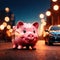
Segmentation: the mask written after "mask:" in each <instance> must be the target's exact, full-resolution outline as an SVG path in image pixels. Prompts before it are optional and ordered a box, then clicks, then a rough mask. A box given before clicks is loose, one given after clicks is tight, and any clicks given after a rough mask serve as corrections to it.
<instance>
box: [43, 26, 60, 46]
mask: <svg viewBox="0 0 60 60" xmlns="http://www.w3.org/2000/svg"><path fill="white" fill-rule="evenodd" d="M44 39H45V44H46V45H53V43H60V25H54V26H50V27H49V29H47V30H45V36H44Z"/></svg>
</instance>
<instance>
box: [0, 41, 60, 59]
mask: <svg viewBox="0 0 60 60" xmlns="http://www.w3.org/2000/svg"><path fill="white" fill-rule="evenodd" d="M44 42H45V41H44V40H39V41H38V42H37V44H36V48H37V49H36V50H31V49H30V50H13V49H12V44H11V43H10V42H8V43H0V60H60V45H54V46H46V45H45V44H44Z"/></svg>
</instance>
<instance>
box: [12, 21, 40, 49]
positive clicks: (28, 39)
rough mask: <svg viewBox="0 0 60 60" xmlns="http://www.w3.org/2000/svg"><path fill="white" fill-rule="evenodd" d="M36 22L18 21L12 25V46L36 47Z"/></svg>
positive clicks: (20, 47)
mask: <svg viewBox="0 0 60 60" xmlns="http://www.w3.org/2000/svg"><path fill="white" fill-rule="evenodd" d="M38 26H39V24H38V22H35V23H23V22H20V21H19V22H18V23H17V25H16V26H14V27H13V32H12V43H13V48H17V49H22V48H23V47H26V49H29V47H31V49H36V47H35V45H36V43H37V41H38Z"/></svg>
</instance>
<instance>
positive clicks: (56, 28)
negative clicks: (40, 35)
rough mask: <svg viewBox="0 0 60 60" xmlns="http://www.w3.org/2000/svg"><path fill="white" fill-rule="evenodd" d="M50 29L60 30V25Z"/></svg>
mask: <svg viewBox="0 0 60 60" xmlns="http://www.w3.org/2000/svg"><path fill="white" fill-rule="evenodd" d="M50 30H60V26H52V27H51V28H50Z"/></svg>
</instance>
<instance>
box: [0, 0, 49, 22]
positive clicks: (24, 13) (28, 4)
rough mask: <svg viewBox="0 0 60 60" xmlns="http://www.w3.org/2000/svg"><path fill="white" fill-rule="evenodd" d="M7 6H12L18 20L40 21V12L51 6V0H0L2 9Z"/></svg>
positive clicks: (0, 8)
mask: <svg viewBox="0 0 60 60" xmlns="http://www.w3.org/2000/svg"><path fill="white" fill-rule="evenodd" d="M5 7H10V9H11V11H12V12H13V13H14V14H15V20H16V21H18V20H20V21H23V22H30V23H31V22H34V21H38V22H39V21H40V18H39V14H41V13H45V12H46V11H47V10H48V8H50V0H0V10H2V9H4V8H5Z"/></svg>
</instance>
